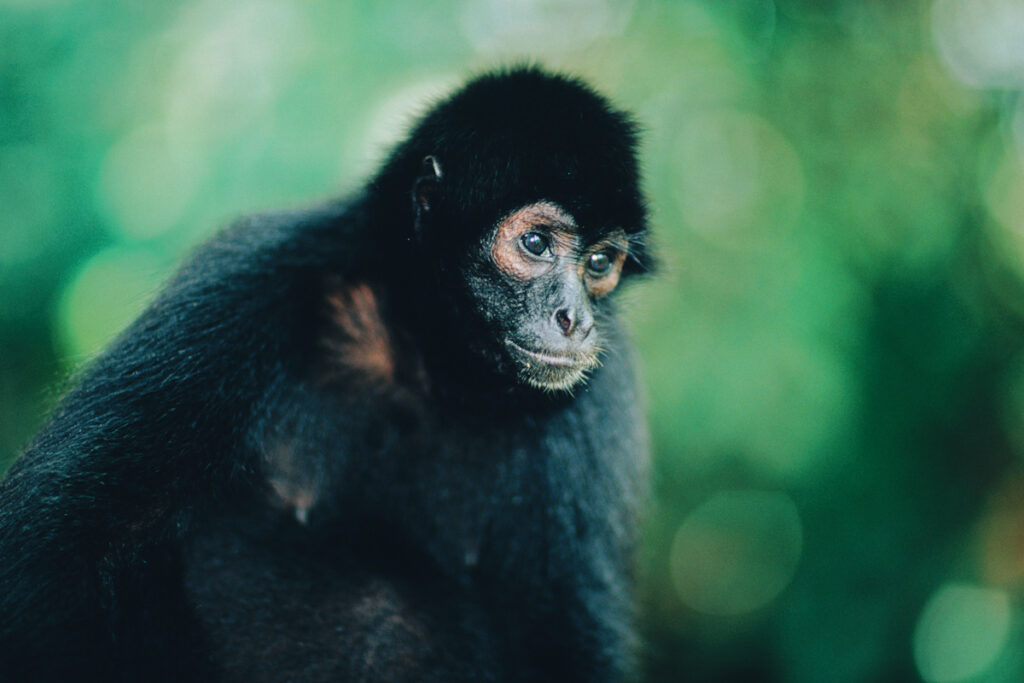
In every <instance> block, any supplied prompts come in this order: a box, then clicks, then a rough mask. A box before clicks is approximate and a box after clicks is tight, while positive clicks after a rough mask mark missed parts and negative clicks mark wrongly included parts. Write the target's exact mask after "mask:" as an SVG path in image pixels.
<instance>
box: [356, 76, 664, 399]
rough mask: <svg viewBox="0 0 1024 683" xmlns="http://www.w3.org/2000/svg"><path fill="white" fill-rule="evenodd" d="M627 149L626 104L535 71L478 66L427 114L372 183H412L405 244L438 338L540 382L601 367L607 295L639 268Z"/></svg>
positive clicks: (388, 191)
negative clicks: (434, 310)
mask: <svg viewBox="0 0 1024 683" xmlns="http://www.w3.org/2000/svg"><path fill="white" fill-rule="evenodd" d="M636 145H637V135H636V130H635V126H634V124H633V123H632V121H631V120H630V118H629V117H628V116H627V115H626V114H625V113H623V112H620V111H618V110H616V109H614V108H613V107H612V106H611V105H610V104H609V103H608V102H607V100H605V99H604V98H603V97H601V96H600V95H598V94H596V93H595V92H594V91H593V90H591V89H590V88H589V87H587V86H586V85H584V84H582V83H580V82H579V81H576V80H573V79H570V78H566V77H563V76H557V75H551V74H548V73H545V72H543V71H540V70H538V69H533V68H521V69H516V70H512V71H506V72H499V73H494V74H489V75H485V76H483V77H481V78H478V79H476V80H474V81H472V82H470V83H469V84H468V85H467V86H466V87H465V88H463V89H462V90H460V91H458V92H457V93H455V94H454V95H453V96H451V97H450V98H448V99H447V100H444V101H442V102H441V103H440V104H438V105H437V106H435V107H434V108H433V109H432V110H431V111H429V112H428V113H427V115H426V116H425V117H424V118H423V119H422V121H421V122H420V123H419V124H418V125H417V126H416V127H415V128H414V129H413V132H412V134H411V135H410V137H409V138H408V139H407V140H406V142H405V143H403V144H402V145H401V146H400V147H399V148H398V150H397V151H396V153H395V155H394V156H393V157H392V159H391V160H390V162H389V163H388V164H387V165H386V166H385V169H384V171H383V172H382V174H381V176H380V177H379V178H378V180H377V181H376V182H375V185H374V187H375V188H376V189H377V190H378V191H379V192H380V194H381V195H382V196H391V197H394V196H396V195H399V194H405V197H407V198H408V197H409V196H410V195H409V193H410V190H411V202H410V201H409V200H408V199H406V200H405V201H406V202H408V203H407V204H406V206H410V208H411V212H410V213H409V214H406V215H407V216H408V218H407V224H408V225H409V226H410V228H411V232H410V234H409V235H408V236H407V238H406V242H407V243H408V244H411V245H413V250H414V252H415V254H416V261H417V263H418V264H420V266H421V267H425V268H427V269H428V270H429V273H427V272H424V273H421V279H422V280H424V281H430V282H431V283H434V284H436V286H426V285H425V286H424V290H423V293H424V295H425V296H429V297H432V298H434V301H433V304H434V305H435V306H436V305H438V304H440V307H441V308H440V311H439V313H438V317H437V319H436V320H435V323H436V325H437V329H440V330H445V331H446V334H447V337H448V338H447V339H446V343H447V344H448V345H449V347H456V348H458V347H460V346H461V347H468V349H469V351H470V352H471V354H472V355H473V356H474V357H476V358H477V359H482V360H484V361H485V362H486V363H487V364H488V365H489V366H490V367H491V368H492V369H494V370H496V371H497V373H498V374H499V375H500V376H503V377H507V378H510V379H512V380H513V381H515V382H516V383H519V384H524V385H528V386H532V387H536V388H540V389H544V390H566V389H571V388H572V387H574V386H576V385H577V384H579V383H580V382H581V381H583V379H584V378H585V377H586V375H587V372H588V371H589V370H592V369H593V368H595V367H596V366H598V365H599V364H600V354H601V352H602V348H603V347H604V346H605V345H607V343H608V340H609V335H608V332H609V331H610V330H608V329H607V328H608V326H610V325H612V324H613V322H612V316H613V309H612V305H613V304H612V301H613V299H614V296H613V293H614V292H615V291H616V289H617V288H618V287H619V285H620V283H621V281H622V280H623V279H625V278H628V277H630V276H631V275H632V274H634V273H639V272H643V271H644V270H646V269H648V268H649V266H650V262H649V256H648V253H647V250H646V248H645V239H644V238H645V234H646V230H647V221H646V211H645V204H644V198H643V195H642V193H641V190H640V186H639V178H638V175H639V174H638V170H637V161H636ZM452 331H454V332H455V333H454V334H453V333H451V332H452Z"/></svg>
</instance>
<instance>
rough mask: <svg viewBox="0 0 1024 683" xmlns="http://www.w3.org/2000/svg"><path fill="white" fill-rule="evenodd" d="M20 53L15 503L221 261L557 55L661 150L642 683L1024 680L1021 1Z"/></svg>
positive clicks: (649, 6) (10, 19)
mask: <svg viewBox="0 0 1024 683" xmlns="http://www.w3.org/2000/svg"><path fill="white" fill-rule="evenodd" d="M0 45H2V46H3V47H2V48H0V468H2V467H3V466H5V465H6V464H7V463H9V461H10V459H11V458H13V457H14V455H15V454H16V453H17V451H18V449H19V448H21V447H22V446H23V445H24V443H25V441H26V440H27V439H28V438H29V436H30V435H31V434H32V432H33V431H34V430H35V429H37V428H38V426H39V425H40V423H41V421H42V419H43V417H44V415H45V413H46V410H47V408H48V406H50V405H51V404H52V402H53V400H54V398H55V396H56V395H57V394H58V393H59V387H60V385H61V384H62V382H63V381H64V378H66V377H67V376H68V374H69V373H71V372H72V371H73V370H74V369H75V368H77V367H79V366H80V364H81V363H82V362H83V361H84V360H86V359H87V358H88V357H89V356H90V354H92V353H94V352H95V351H96V349H97V348H98V347H100V346H101V345H102V344H103V343H104V342H105V341H106V340H108V339H109V338H110V337H111V335H113V334H114V333H115V332H116V331H117V330H118V329H119V328H120V327H122V326H123V325H124V324H125V323H126V322H127V321H128V320H130V319H131V317H132V316H133V315H135V314H136V313H137V312H138V311H139V310H140V307H141V306H143V305H145V302H146V301H147V299H148V298H149V297H150V296H151V295H152V293H153V292H154V291H155V289H156V287H158V285H159V282H160V281H161V280H162V279H163V278H164V277H166V275H167V274H168V272H169V271H170V269H171V268H172V267H173V264H174V263H176V262H177V261H178V260H179V259H180V258H181V257H182V255H183V253H184V252H185V251H187V250H188V249H189V248H190V247H191V246H193V245H194V244H196V243H197V242H198V241H200V240H201V239H202V238H203V237H204V236H206V235H208V234H210V233H211V232H212V231H213V230H215V229H216V228H217V226H219V225H222V224H223V223H224V222H225V221H227V220H229V219H230V218H232V217H234V216H237V215H239V214H241V213H245V212H250V211H253V210H258V209H261V208H273V207H279V206H281V205H294V204H301V203H303V202H309V201H312V200H314V199H316V198H320V197H324V196H328V195H334V194H339V193H342V192H345V191H347V190H350V189H352V188H353V187H354V186H355V184H356V183H357V182H358V181H359V179H360V178H361V177H363V176H364V175H365V174H366V173H367V172H368V171H369V170H370V169H371V168H373V166H374V164H375V162H376V161H377V160H378V159H379V158H380V156H381V154H382V153H383V151H384V150H385V149H386V146H387V145H388V143H389V142H390V141H392V140H394V139H395V138H396V137H397V135H398V134H399V133H400V131H401V130H402V127H403V125H405V123H406V122H408V120H409V119H410V117H411V116H412V115H414V114H415V113H416V112H417V111H419V110H421V109H422V107H423V106H424V104H425V103H428V102H429V101H430V99H431V98H432V97H435V96H437V95H440V94H442V93H444V92H445V91H446V89H447V88H449V87H450V86H451V85H453V84H455V83H457V82H459V80H461V79H462V78H463V77H465V76H466V75H467V74H469V73H471V72H473V71H476V70H479V69H482V68H486V67H488V66H493V65H496V64H501V63H505V62H507V61H509V60H511V59H517V58H518V59H521V58H523V57H527V58H532V59H536V60H537V61H539V62H541V63H544V64H547V65H549V66H552V67H555V68H561V69H566V70H569V71H573V72H576V73H578V74H580V75H582V76H584V77H586V78H587V79H588V80H590V81H592V82H593V83H594V84H595V85H596V86H598V87H599V88H600V89H602V90H604V91H606V92H608V93H610V94H612V95H613V96H614V97H615V99H616V100H617V101H618V102H620V103H621V104H622V105H623V106H625V107H628V108H630V109H632V110H634V111H636V112H637V114H638V116H639V118H640V119H641V121H642V122H643V124H644V125H645V127H646V129H647V135H646V146H645V150H644V164H645V169H646V176H647V184H648V187H649V190H650V194H651V203H652V207H653V209H654V223H655V228H656V231H657V236H658V242H659V243H660V246H661V249H662V251H663V252H664V253H665V261H666V262H667V267H666V268H665V269H664V272H663V273H662V274H661V276H660V277H659V278H658V279H657V280H655V281H652V282H651V283H649V284H647V285H645V286H644V287H642V288H637V289H635V290H634V291H633V292H631V293H630V294H629V295H628V298H629V300H630V301H631V302H632V306H631V314H632V316H631V317H632V320H633V326H634V329H635V336H636V338H637V341H638V343H639V346H640V349H641V355H642V357H643V361H644V364H645V366H646V370H647V372H646V375H647V386H648V394H649V397H650V399H649V400H650V416H651V423H652V429H653V439H654V445H655V462H654V476H655V481H654V484H655V494H656V495H655V502H654V505H653V507H652V509H651V511H650V515H649V520H648V525H647V531H646V535H645V543H644V546H643V551H644V552H643V557H642V559H641V578H642V590H641V593H642V602H643V624H644V630H645V633H646V636H647V638H648V642H649V646H648V649H647V652H646V654H645V657H644V667H645V671H646V679H647V680H650V681H673V680H688V681H751V680H753V681H786V682H793V683H818V682H820V681H833V682H847V681H848V682H851V683H852V682H858V681H867V680H871V681H913V680H926V681H929V682H935V683H938V682H946V681H986V682H988V681H991V682H1002V681H1019V680H1024V610H1022V608H1024V466H1022V465H1024V463H1022V460H1021V458H1022V456H1024V98H1022V96H1021V90H1022V89H1024V5H1022V4H1021V3H1020V2H1019V0H936V1H935V2H924V1H923V0H907V1H904V2H878V1H871V2H864V1H860V0H830V1H829V2H811V1H810V0H776V1H774V2H773V0H717V1H716V0H703V1H701V0H692V1H689V2H684V1H680V2H640V1H635V2H634V1H631V0H591V1H589V2H586V1H584V0H564V1H561V2H559V1H555V0H528V1H523V2H516V3H513V2H509V1H507V0H504V1H503V0H477V1H458V2H457V1H455V0H450V1H448V2H436V3H409V2H397V1H393V0H392V1H387V2H371V1H370V0H362V1H352V2H344V3H324V2H316V1H315V0H302V1H297V2H292V3H273V2H270V1H269V0H242V1H237V2H217V1H215V0H172V1H171V2H165V3H133V2H128V1H127V0H120V1H119V2H114V1H111V2H84V1H82V0H77V1H76V0H0ZM0 561H2V560H0Z"/></svg>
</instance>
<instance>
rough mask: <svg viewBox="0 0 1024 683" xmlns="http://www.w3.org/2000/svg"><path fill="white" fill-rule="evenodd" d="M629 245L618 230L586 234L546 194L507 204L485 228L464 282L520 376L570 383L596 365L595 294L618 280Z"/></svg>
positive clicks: (534, 381)
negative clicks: (503, 213)
mask: <svg viewBox="0 0 1024 683" xmlns="http://www.w3.org/2000/svg"><path fill="white" fill-rule="evenodd" d="M628 248H629V242H628V240H627V238H626V235H625V233H623V232H612V233H608V234H605V235H603V236H601V237H600V238H599V239H597V240H596V241H595V240H593V239H591V240H590V241H585V240H584V238H583V237H582V236H581V232H580V231H579V230H578V229H577V225H576V222H575V220H574V219H573V217H572V216H571V215H569V214H568V213H567V212H566V211H564V210H563V209H562V208H560V207H559V206H558V205H556V204H554V203H552V202H546V201H545V202H537V203H534V204H529V205H527V206H524V207H522V208H520V209H517V210H516V211H513V212H512V213H510V214H508V215H507V216H505V217H504V218H502V219H501V220H500V221H499V222H498V225H497V226H496V227H495V228H494V229H493V230H492V231H491V232H490V233H489V234H488V235H487V237H486V238H485V241H484V244H483V245H482V246H481V251H482V252H483V253H482V254H481V255H480V256H478V257H477V258H476V259H475V261H476V267H473V268H470V269H469V270H468V274H467V280H468V285H469V289H470V292H471V294H472V296H473V298H474V300H475V303H476V306H477V307H478V309H479V313H480V314H481V315H482V317H483V318H484V319H485V320H486V321H487V323H488V327H489V328H490V330H491V333H492V334H494V335H495V340H494V341H495V346H496V347H498V349H499V350H498V353H499V354H500V355H501V356H502V360H503V361H504V362H503V363H502V365H503V366H506V367H510V368H511V371H512V372H513V373H514V374H515V375H516V377H517V379H518V380H519V381H521V382H524V383H526V384H529V385H531V386H534V387H537V388H540V389H545V390H566V389H571V388H572V387H573V386H575V385H577V384H578V383H580V382H581V381H582V380H583V379H584V378H585V377H586V375H587V372H588V371H590V370H592V369H593V368H595V367H596V366H597V365H598V364H599V360H598V359H599V354H600V351H601V338H602V335H601V329H600V320H599V316H598V315H595V313H597V308H598V307H599V305H600V304H598V300H600V299H601V298H603V297H604V296H606V295H607V294H608V293H610V292H611V291H612V290H613V289H615V287H616V285H617V284H618V282H619V278H620V276H621V274H622V266H623V263H624V261H625V259H626V254H627V251H628Z"/></svg>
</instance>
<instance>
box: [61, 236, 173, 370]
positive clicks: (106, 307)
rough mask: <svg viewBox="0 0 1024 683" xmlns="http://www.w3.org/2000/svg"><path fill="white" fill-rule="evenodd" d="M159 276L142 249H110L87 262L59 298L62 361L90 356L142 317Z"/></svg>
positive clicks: (155, 264)
mask: <svg viewBox="0 0 1024 683" xmlns="http://www.w3.org/2000/svg"><path fill="white" fill-rule="evenodd" d="M162 275H163V269H162V268H161V267H160V264H159V262H158V261H157V259H155V258H153V256H152V255H150V254H149V253H148V252H145V251H143V250H140V249H126V248H123V247H113V248H110V249H107V250H104V251H101V252H99V253H98V254H96V255H94V256H93V257H92V258H90V259H89V260H87V261H86V262H85V263H84V264H83V265H82V266H81V268H79V270H78V271H77V273H75V275H74V276H73V277H72V279H71V281H70V282H69V283H68V285H67V287H65V289H64V292H63V293H62V295H61V298H60V301H59V303H58V309H57V321H56V322H57V326H56V327H57V335H58V338H57V346H58V348H59V349H60V350H61V351H62V353H63V354H64V355H65V356H69V357H71V358H72V359H74V360H80V359H84V358H87V357H89V356H92V355H93V354H95V353H96V352H97V351H99V350H100V349H101V348H102V347H103V346H104V345H105V344H107V343H108V342H109V341H110V340H111V339H113V337H114V336H115V335H116V334H117V333H118V332H120V331H121V330H122V329H123V328H124V327H125V326H126V325H128V323H130V322H131V321H132V320H134V319H135V317H136V316H137V315H138V314H139V313H140V312H142V309H143V308H144V306H145V305H146V303H147V302H148V301H149V299H150V297H151V296H152V295H153V293H154V292H155V291H156V290H157V288H158V286H159V284H160V282H161V280H162Z"/></svg>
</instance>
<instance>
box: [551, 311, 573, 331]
mask: <svg viewBox="0 0 1024 683" xmlns="http://www.w3.org/2000/svg"><path fill="white" fill-rule="evenodd" d="M555 322H556V323H558V326H559V327H560V328H562V334H565V335H569V334H571V333H572V323H573V320H572V316H571V315H569V311H568V309H565V308H560V309H558V310H557V311H556V312H555Z"/></svg>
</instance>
